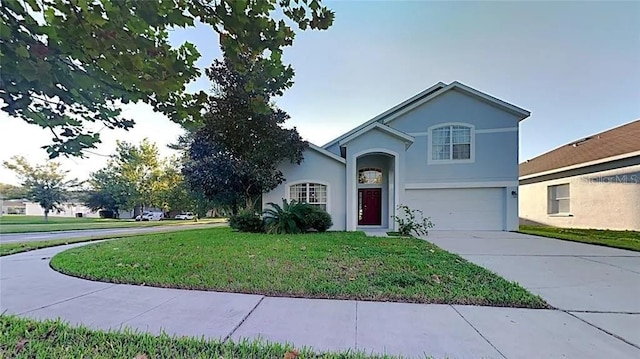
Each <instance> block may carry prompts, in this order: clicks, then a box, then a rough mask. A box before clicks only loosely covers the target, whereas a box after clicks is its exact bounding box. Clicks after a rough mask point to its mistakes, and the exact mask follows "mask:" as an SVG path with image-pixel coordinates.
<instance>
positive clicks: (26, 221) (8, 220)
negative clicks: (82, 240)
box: [0, 216, 224, 234]
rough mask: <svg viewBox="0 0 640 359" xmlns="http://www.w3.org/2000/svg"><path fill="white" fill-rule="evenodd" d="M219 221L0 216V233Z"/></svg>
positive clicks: (207, 219) (216, 220)
mask: <svg viewBox="0 0 640 359" xmlns="http://www.w3.org/2000/svg"><path fill="white" fill-rule="evenodd" d="M21 217H22V218H21ZM221 221H224V220H223V219H211V218H204V219H201V220H199V221H198V222H195V221H183V220H173V219H171V220H163V221H145V222H136V221H134V220H132V219H104V218H61V217H49V222H45V221H44V219H43V218H42V217H36V216H1V217H0V233H4V234H9V233H27V232H55V231H70V230H80V229H107V228H130V227H155V226H168V225H189V224H196V223H197V224H202V223H215V222H221Z"/></svg>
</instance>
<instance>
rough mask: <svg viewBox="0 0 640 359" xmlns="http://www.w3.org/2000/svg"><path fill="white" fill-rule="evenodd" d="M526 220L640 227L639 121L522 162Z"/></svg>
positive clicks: (580, 225)
mask: <svg viewBox="0 0 640 359" xmlns="http://www.w3.org/2000/svg"><path fill="white" fill-rule="evenodd" d="M519 180H520V217H521V223H522V224H542V225H549V226H556V227H573V228H594V229H614V230H636V231H640V120H636V121H633V122H631V123H628V124H626V125H623V126H620V127H616V128H613V129H610V130H607V131H604V132H601V133H597V134H595V135H592V136H588V137H586V138H583V139H580V140H577V141H574V142H571V143H569V144H566V145H564V146H561V147H559V148H556V149H554V150H553V151H550V152H547V153H545V154H543V155H540V156H538V157H536V158H533V159H531V160H528V161H526V162H524V163H521V164H520V178H519Z"/></svg>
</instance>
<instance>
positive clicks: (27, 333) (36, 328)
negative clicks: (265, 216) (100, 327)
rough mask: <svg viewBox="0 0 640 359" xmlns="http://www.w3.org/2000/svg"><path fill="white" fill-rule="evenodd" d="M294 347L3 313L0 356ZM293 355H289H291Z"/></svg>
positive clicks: (352, 356) (231, 352) (138, 355)
mask: <svg viewBox="0 0 640 359" xmlns="http://www.w3.org/2000/svg"><path fill="white" fill-rule="evenodd" d="M293 351H294V348H293V347H292V346H291V345H282V344H277V343H269V342H265V341H241V342H237V343H236V342H232V341H227V342H221V341H219V340H207V339H204V338H189V337H179V338H178V337H171V336H169V335H166V334H162V335H159V336H154V335H151V334H145V333H139V332H134V331H131V330H123V331H97V330H91V329H87V328H86V327H82V326H80V327H72V326H70V325H68V324H66V323H63V322H61V321H59V320H57V321H54V320H46V321H35V320H30V319H23V318H19V317H16V316H9V315H0V358H57V359H67V358H69V359H75V358H94V359H102V358H133V359H150V358H176V359H180V358H190V359H199V358H202V359H204V358H207V359H209V358H215V359H255V358H265V359H271V358H272V359H276V358H277V359H282V358H295V357H296V356H294V355H292V354H293ZM288 353H289V354H288ZM298 354H299V356H297V358H299V359H304V358H324V359H338V358H341V359H373V358H389V359H391V358H392V357H390V356H370V355H366V354H363V353H355V352H343V353H316V352H313V351H311V350H309V349H307V348H301V349H300V350H299V353H298Z"/></svg>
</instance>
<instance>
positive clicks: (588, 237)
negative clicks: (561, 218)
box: [519, 226, 640, 252]
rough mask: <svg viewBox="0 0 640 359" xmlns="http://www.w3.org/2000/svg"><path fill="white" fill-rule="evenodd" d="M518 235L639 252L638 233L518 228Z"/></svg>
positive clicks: (538, 227)
mask: <svg viewBox="0 0 640 359" xmlns="http://www.w3.org/2000/svg"><path fill="white" fill-rule="evenodd" d="M519 232H520V233H524V234H532V235H536V236H542V237H549V238H556V239H563V240H567V241H573V242H581V243H588V244H596V245H599V246H606V247H612V248H620V249H627V250H630V251H636V252H640V232H637V231H612V230H599V229H578V228H557V227H544V226H520V230H519Z"/></svg>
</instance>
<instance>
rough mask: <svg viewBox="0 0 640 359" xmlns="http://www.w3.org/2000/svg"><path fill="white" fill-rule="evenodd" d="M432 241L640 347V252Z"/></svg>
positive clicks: (496, 240)
mask: <svg viewBox="0 0 640 359" xmlns="http://www.w3.org/2000/svg"><path fill="white" fill-rule="evenodd" d="M427 240H429V241H430V242H433V243H435V244H436V245H438V246H440V247H441V248H443V249H446V250H448V251H451V252H454V253H458V254H460V255H461V256H462V257H464V258H465V259H467V260H469V261H470V262H473V263H476V264H478V265H480V266H483V267H485V268H487V269H489V270H491V271H493V272H495V273H497V274H499V275H500V276H502V277H504V278H507V279H509V280H512V281H516V282H518V283H520V284H521V285H522V286H524V287H525V288H527V289H529V290H530V291H531V292H533V293H536V294H538V295H540V296H541V297H542V298H544V299H545V300H546V301H547V303H549V304H551V305H552V306H554V307H555V308H557V309H559V310H562V311H564V312H566V313H568V314H570V315H572V316H574V317H577V318H578V319H580V320H583V321H585V322H587V323H589V324H591V325H593V326H595V327H597V328H599V329H601V330H603V331H605V332H607V333H610V334H612V335H614V336H617V337H619V338H621V339H623V340H625V341H627V342H628V343H632V344H634V345H635V346H640V252H633V251H626V250H621V249H615V248H608V247H602V246H595V245H589V244H583V243H577V242H570V241H563V240H557V239H550V238H544V237H537V236H531V235H525V234H520V233H511V232H467V231H456V232H453V231H452V232H449V231H432V232H430V233H429V236H428V237H427Z"/></svg>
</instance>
